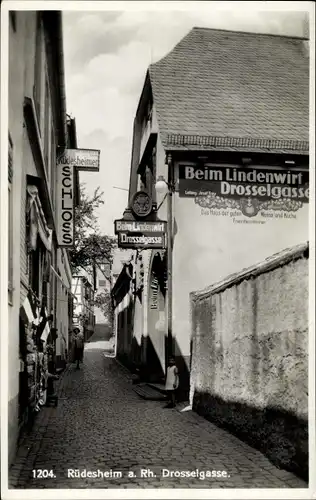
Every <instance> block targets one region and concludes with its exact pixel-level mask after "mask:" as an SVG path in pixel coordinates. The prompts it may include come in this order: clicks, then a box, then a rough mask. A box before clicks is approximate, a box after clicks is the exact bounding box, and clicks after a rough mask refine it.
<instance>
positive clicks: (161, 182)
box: [155, 175, 175, 194]
mask: <svg viewBox="0 0 316 500" xmlns="http://www.w3.org/2000/svg"><path fill="white" fill-rule="evenodd" d="M155 189H156V191H157V193H159V194H166V193H167V191H169V192H171V193H173V192H174V190H175V187H174V185H173V184H170V183H169V182H167V181H166V180H165V179H164V177H163V176H162V175H159V177H158V179H157V182H156V184H155Z"/></svg>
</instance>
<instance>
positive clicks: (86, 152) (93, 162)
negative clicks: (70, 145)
mask: <svg viewBox="0 0 316 500" xmlns="http://www.w3.org/2000/svg"><path fill="white" fill-rule="evenodd" d="M58 163H60V164H61V165H69V166H71V167H76V168H77V170H84V171H86V172H99V170H100V150H99V149H63V150H60V151H59V154H58Z"/></svg>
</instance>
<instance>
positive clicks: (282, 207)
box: [179, 165, 309, 217]
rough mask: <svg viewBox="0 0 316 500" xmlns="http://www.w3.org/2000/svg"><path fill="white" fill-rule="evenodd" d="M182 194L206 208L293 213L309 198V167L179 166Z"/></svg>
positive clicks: (180, 191) (256, 212)
mask: <svg viewBox="0 0 316 500" xmlns="http://www.w3.org/2000/svg"><path fill="white" fill-rule="evenodd" d="M179 195H180V196H181V197H193V198H195V201H196V203H197V204H198V205H200V206H201V207H205V208H215V209H217V208H220V209H222V208H223V209H225V208H236V209H238V210H240V211H241V212H242V213H243V215H246V216H248V217H254V216H256V215H257V214H258V213H259V212H260V211H261V210H269V209H271V210H278V211H287V212H294V211H297V210H298V209H299V208H301V207H302V206H303V204H304V203H308V201H309V172H308V170H307V169H306V170H303V169H302V170H299V169H294V168H293V169H291V170H290V169H287V168H280V167H275V168H273V167H270V168H269V167H267V168H265V167H259V166H258V167H257V166H254V167H248V168H242V167H223V166H217V165H212V166H209V165H204V166H203V167H201V166H192V165H181V166H180V167H179Z"/></svg>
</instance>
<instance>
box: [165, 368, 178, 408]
mask: <svg viewBox="0 0 316 500" xmlns="http://www.w3.org/2000/svg"><path fill="white" fill-rule="evenodd" d="M178 386H179V375H178V368H177V366H176V362H175V359H174V358H170V359H169V365H168V368H167V376H166V385H165V390H166V392H167V394H168V399H169V403H168V404H167V405H166V406H165V408H174V407H175V406H176V390H177V389H178Z"/></svg>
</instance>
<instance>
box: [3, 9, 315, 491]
mask: <svg viewBox="0 0 316 500" xmlns="http://www.w3.org/2000/svg"><path fill="white" fill-rule="evenodd" d="M210 8H211V9H216V10H234V9H238V10H239V9H247V10H248V11H249V10H253V11H300V12H302V11H305V12H309V15H310V61H311V66H310V69H311V71H310V111H311V112H310V184H311V199H310V212H309V222H310V228H309V231H310V235H309V237H310V238H309V241H310V261H309V268H310V276H309V292H310V293H309V307H310V318H309V470H310V480H309V488H308V489H292V488H291V489H274V488H271V489H257V488H256V489H238V490H236V489H226V490H224V489H151V488H148V489H130V490H127V489H108V490H100V489H85V490H82V489H67V490H65V489H45V490H43V489H30V490H17V489H10V490H9V489H8V457H7V449H8V437H7V428H8V376H7V374H8V336H9V331H8V305H7V304H8V302H7V261H8V260H7V259H8V253H7V244H6V241H5V240H4V238H2V239H1V245H0V262H1V280H0V282H1V287H0V298H1V316H0V317H1V381H2V384H1V385H2V387H1V389H2V390H1V493H2V498H3V499H5V500H7V499H18V500H23V499H42V498H44V497H45V499H55V498H56V496H58V498H60V499H73V498H78V499H85V498H86V499H91V498H95V499H99V498H100V499H101V498H102V499H103V498H111V499H119V498H120V499H121V498H199V499H202V498H203V499H204V498H205V499H206V498H216V499H222V498H223V499H233V498H236V499H239V498H240V499H243V498H251V499H259V498H262V499H263V498H267V499H268V498H271V499H272V498H284V499H296V498H297V499H306V498H316V477H315V474H312V471H315V470H316V460H315V459H316V455H315V450H316V446H315V321H314V318H315V233H314V231H315V79H314V75H315V4H314V3H313V2H277V1H276V2H271V1H268V2H262V1H260V2H237V1H236V2H207V1H206V2H192V1H188V2H183V1H181V2H176V1H159V2H157V1H150V2H146V3H145V2H143V1H127V2H126V1H117V2H114V1H106V2H105V1H82V2H75V1H50V0H48V1H45V2H43V1H28V0H24V1H23V0H22V1H14V0H12V1H11V0H10V1H4V2H3V3H2V9H1V56H2V57H1V199H0V217H1V219H0V220H1V226H0V227H1V233H2V234H7V229H8V225H7V168H6V165H7V157H8V156H7V155H8V150H7V148H8V82H7V78H6V75H7V74H8V26H9V16H8V12H9V10H62V11H64V10H67V11H94V12H100V11H111V10H116V11H117V10H122V11H124V10H128V11H143V10H146V11H166V10H168V11H196V10H199V11H203V10H208V9H210ZM4 382H5V383H4Z"/></svg>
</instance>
